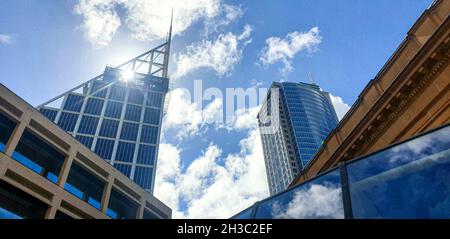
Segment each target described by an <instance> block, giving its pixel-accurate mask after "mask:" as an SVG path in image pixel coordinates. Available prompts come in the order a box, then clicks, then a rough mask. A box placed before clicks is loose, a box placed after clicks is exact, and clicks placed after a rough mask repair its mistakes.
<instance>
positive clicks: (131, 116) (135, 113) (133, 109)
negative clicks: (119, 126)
mask: <svg viewBox="0 0 450 239" xmlns="http://www.w3.org/2000/svg"><path fill="white" fill-rule="evenodd" d="M141 109H142V107H140V106H136V105H127V109H126V111H125V120H130V121H135V122H139V120H140V118H141Z"/></svg>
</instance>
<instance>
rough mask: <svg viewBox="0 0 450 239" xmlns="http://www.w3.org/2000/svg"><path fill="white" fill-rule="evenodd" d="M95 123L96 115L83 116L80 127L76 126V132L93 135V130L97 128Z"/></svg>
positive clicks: (96, 120) (96, 122) (96, 121)
mask: <svg viewBox="0 0 450 239" xmlns="http://www.w3.org/2000/svg"><path fill="white" fill-rule="evenodd" d="M97 124H98V118H97V117H92V116H83V117H82V118H81V123H80V127H79V128H78V133H83V134H91V135H94V134H95V130H96V129H97Z"/></svg>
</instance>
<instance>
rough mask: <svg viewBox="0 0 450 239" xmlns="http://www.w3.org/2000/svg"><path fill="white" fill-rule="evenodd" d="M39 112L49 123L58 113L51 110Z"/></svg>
mask: <svg viewBox="0 0 450 239" xmlns="http://www.w3.org/2000/svg"><path fill="white" fill-rule="evenodd" d="M39 111H40V112H41V113H42V114H43V115H45V117H47V118H48V119H49V120H51V121H55V118H56V115H57V114H58V111H56V110H51V109H40V110H39Z"/></svg>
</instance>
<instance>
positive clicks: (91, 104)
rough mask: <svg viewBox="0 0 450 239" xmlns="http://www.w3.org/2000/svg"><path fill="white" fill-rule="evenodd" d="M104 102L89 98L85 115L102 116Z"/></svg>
mask: <svg viewBox="0 0 450 239" xmlns="http://www.w3.org/2000/svg"><path fill="white" fill-rule="evenodd" d="M102 108H103V100H99V99H95V98H89V99H88V100H87V103H86V108H85V109H84V113H86V114H92V115H100V114H101V113H102Z"/></svg>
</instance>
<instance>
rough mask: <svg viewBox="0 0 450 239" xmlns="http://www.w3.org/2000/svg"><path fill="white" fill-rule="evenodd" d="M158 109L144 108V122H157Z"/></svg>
mask: <svg viewBox="0 0 450 239" xmlns="http://www.w3.org/2000/svg"><path fill="white" fill-rule="evenodd" d="M159 117H160V111H159V109H154V108H145V113H144V123H147V124H156V125H157V124H159Z"/></svg>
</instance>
